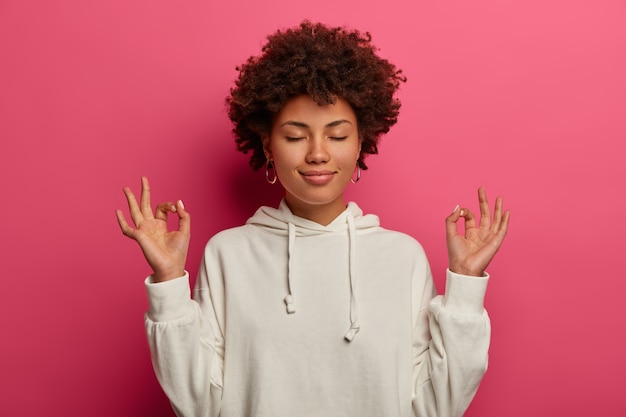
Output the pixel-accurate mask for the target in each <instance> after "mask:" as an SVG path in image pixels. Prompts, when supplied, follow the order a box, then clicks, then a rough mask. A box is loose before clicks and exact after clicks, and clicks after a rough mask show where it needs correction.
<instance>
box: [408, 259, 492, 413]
mask: <svg viewBox="0 0 626 417" xmlns="http://www.w3.org/2000/svg"><path fill="white" fill-rule="evenodd" d="M424 275H425V276H426V281H425V282H424V281H421V280H417V281H421V283H420V284H417V285H416V283H415V282H414V288H413V291H414V292H413V294H415V296H416V297H417V296H420V295H421V299H419V300H414V312H413V325H414V327H413V329H414V330H413V414H414V416H416V417H444V416H445V417H461V416H463V413H464V412H465V410H466V409H467V407H468V406H469V404H470V402H471V401H472V399H473V398H474V395H475V394H476V391H477V390H478V385H479V384H480V381H481V379H482V377H483V375H484V374H485V372H486V370H487V358H488V349H489V341H490V335H491V326H490V322H489V316H488V315H487V312H486V311H485V310H484V308H483V300H484V296H485V291H486V289H487V281H488V276H486V277H470V276H465V275H459V274H455V273H453V272H451V271H450V270H448V271H447V273H446V293H445V295H443V296H441V295H435V289H434V285H433V282H432V277H431V273H430V269H429V268H428V266H426V271H425V274H424ZM416 286H417V287H418V288H416ZM419 287H421V288H419ZM433 296H434V297H433Z"/></svg>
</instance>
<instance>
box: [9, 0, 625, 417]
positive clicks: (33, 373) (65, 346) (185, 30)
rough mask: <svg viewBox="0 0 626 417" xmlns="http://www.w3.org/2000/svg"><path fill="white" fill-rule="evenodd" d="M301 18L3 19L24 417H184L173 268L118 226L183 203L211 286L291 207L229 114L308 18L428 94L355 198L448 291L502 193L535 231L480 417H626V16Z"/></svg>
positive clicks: (501, 289) (524, 240) (510, 291)
mask: <svg viewBox="0 0 626 417" xmlns="http://www.w3.org/2000/svg"><path fill="white" fill-rule="evenodd" d="M296 3H297V2H287V1H279V0H269V1H268V0H265V1H263V2H258V1H251V0H248V1H180V2H174V1H139V0H135V1H128V0H123V1H122V0H118V1H101V2H93V1H83V0H64V1H61V0H59V1H54V2H52V1H18V0H13V1H11V0H4V1H1V2H0V138H1V140H2V147H1V148H0V170H1V175H0V181H1V186H0V198H1V201H0V203H1V207H2V209H3V213H4V216H3V217H4V221H3V226H2V229H1V231H0V237H1V240H0V245H1V246H0V256H1V259H0V261H1V266H2V289H1V290H0V315H1V317H2V318H3V319H2V331H1V333H0V334H1V336H0V339H1V340H2V342H0V343H1V344H0V349H1V353H2V354H1V355H0V415H2V416H40V415H63V416H156V417H159V416H172V415H173V413H172V412H171V411H170V409H169V406H168V403H167V400H166V399H165V397H164V395H163V394H162V392H161V390H160V388H159V386H158V384H157V382H156V379H155V377H154V375H153V371H152V368H151V364H150V359H149V352H148V348H147V343H146V340H145V336H144V329H143V313H144V311H145V309H146V306H147V300H146V296H145V290H144V286H143V279H144V277H145V276H146V275H147V274H148V273H149V269H148V267H147V264H146V263H145V262H144V260H143V258H142V256H141V253H140V251H139V249H138V247H137V246H136V244H135V243H134V242H132V241H130V240H127V239H125V238H124V237H123V236H122V235H121V233H120V232H119V229H118V226H117V223H116V221H115V216H114V210H115V209H116V208H118V207H123V206H124V198H123V195H122V192H121V189H122V187H123V186H124V185H130V186H132V187H133V188H134V189H135V190H138V188H139V178H140V176H141V175H147V176H148V177H149V178H150V180H151V182H152V185H153V188H154V197H155V200H158V201H163V200H169V199H177V198H182V199H183V200H184V202H185V204H186V206H187V208H188V209H189V210H190V212H191V213H192V215H193V228H192V231H193V237H192V243H191V248H190V251H191V252H190V259H189V263H188V268H189V270H190V272H191V274H192V275H193V276H195V273H196V271H197V267H198V263H199V261H200V254H201V251H202V248H203V246H204V243H205V242H206V240H207V239H208V238H209V237H210V236H211V235H212V234H213V233H215V232H216V231H218V230H221V229H223V228H227V227H231V226H235V225H238V224H241V223H242V222H243V221H244V220H245V219H246V218H247V217H248V216H249V215H251V214H252V213H253V212H254V210H255V208H256V207H257V206H258V205H260V204H270V205H273V204H276V203H277V202H278V200H279V199H280V193H279V187H277V186H275V187H274V188H272V187H271V186H269V185H268V184H266V183H265V179H264V177H263V173H262V172H258V173H252V172H251V171H250V170H249V169H248V167H247V159H246V157H244V156H243V155H239V154H238V153H237V152H235V150H234V145H233V142H232V138H231V134H230V125H229V122H228V120H227V117H226V114H225V111H224V97H225V95H226V94H227V92H228V89H229V87H230V86H231V84H232V81H233V79H234V78H235V76H236V72H235V69H234V68H235V66H236V65H238V64H240V63H242V62H243V61H244V59H245V58H247V57H248V56H249V55H250V54H255V53H257V52H258V51H259V49H260V46H261V44H262V43H263V40H264V37H265V36H266V35H267V34H268V33H270V32H273V31H274V30H275V29H276V28H279V27H286V26H293V25H295V24H297V23H299V22H300V21H301V20H302V19H303V18H310V19H312V20H322V21H325V22H327V23H330V24H347V25H349V26H350V27H356V28H360V29H363V30H369V31H370V32H371V33H372V34H373V36H374V42H375V44H376V45H378V46H379V47H380V48H381V55H382V56H384V57H386V58H388V59H390V60H391V61H392V62H394V63H396V64H397V65H398V66H399V67H401V68H403V69H404V71H405V74H406V75H407V77H408V78H409V82H408V83H407V84H406V85H405V86H403V88H402V91H401V98H402V100H403V109H402V114H401V118H400V122H399V123H398V125H397V126H396V127H394V128H393V130H392V131H391V132H390V134H389V135H387V136H386V137H385V138H384V139H383V143H382V146H381V154H380V155H379V156H373V157H370V158H369V159H368V163H369V165H370V168H371V169H370V170H369V171H367V172H365V173H364V175H363V178H362V179H361V182H360V183H359V184H357V185H356V186H351V188H350V190H349V195H350V198H351V199H355V200H357V201H358V202H359V204H360V205H361V206H362V207H363V209H364V210H365V211H366V212H370V213H372V212H373V213H376V214H378V215H380V217H381V219H382V222H383V225H384V226H386V227H388V228H392V229H399V230H402V231H405V232H407V233H409V234H411V235H413V236H414V237H416V238H417V239H418V240H420V241H421V242H422V243H423V245H424V246H425V248H426V250H427V252H428V254H429V257H430V261H431V264H432V268H433V270H434V273H435V279H436V283H437V286H438V288H439V289H440V290H443V289H444V288H443V287H444V282H443V277H444V269H445V267H446V250H445V242H444V227H443V219H444V217H445V216H447V215H448V213H449V212H450V211H451V210H452V209H453V207H454V206H455V205H456V204H457V203H461V204H465V205H470V206H471V207H476V202H475V190H476V188H477V187H478V186H479V185H484V186H485V187H486V188H487V190H488V192H489V193H490V195H491V197H492V200H493V198H494V197H495V195H496V194H502V195H504V197H505V203H506V206H508V207H509V208H510V209H511V211H512V219H511V229H510V233H509V236H508V237H507V240H506V242H505V244H504V246H503V248H502V250H501V252H500V253H499V254H498V256H497V258H496V260H495V261H494V263H493V264H492V265H491V267H490V268H489V271H490V272H491V274H492V276H493V279H492V281H491V283H490V287H489V291H488V294H487V300H486V303H487V308H488V310H489V312H490V314H491V317H492V324H493V339H492V346H491V350H490V353H491V361H490V369H489V371H488V373H487V375H486V377H485V379H484V382H483V384H482V386H481V388H480V390H479V392H478V395H477V397H476V399H475V401H474V402H473V404H472V405H471V407H470V410H469V411H468V412H467V414H466V415H467V416H470V417H471V416H481V417H491V416H493V417H495V416H498V417H501V416H507V417H516V416H530V415H532V416H556V415H559V416H589V415H602V416H624V415H626V396H625V395H624V392H623V391H624V387H625V385H624V375H625V374H626V360H625V359H624V353H625V347H626V344H625V343H624V327H625V317H626V314H625V313H626V307H625V304H626V303H625V302H624V293H625V292H626V279H625V277H624V270H625V267H624V258H625V254H624V252H625V251H624V249H625V245H624V243H623V242H624V238H625V236H626V228H625V226H624V221H623V220H622V219H621V217H622V216H621V213H622V211H623V210H624V208H625V204H624V203H625V197H624V188H625V187H624V183H625V181H624V180H625V178H626V168H625V166H626V164H625V163H624V159H625V158H624V155H625V152H624V140H625V138H626V111H625V110H626V3H625V2H624V1H623V0H620V1H618V0H613V1H603V0H587V1H581V0H559V1H552V0H549V1H546V0H530V1H502V0H482V1H468V0H448V1H436V2H435V1H418V2H415V1H409V0H406V1H395V0H387V1H384V2H375V3H374V2H372V4H371V6H369V7H368V6H367V5H365V4H364V3H363V2H362V1H356V0H350V1H337V0H320V1H317V2H315V3H310V2H303V3H301V5H297V4H296ZM261 4H262V6H261ZM383 5H384V7H383Z"/></svg>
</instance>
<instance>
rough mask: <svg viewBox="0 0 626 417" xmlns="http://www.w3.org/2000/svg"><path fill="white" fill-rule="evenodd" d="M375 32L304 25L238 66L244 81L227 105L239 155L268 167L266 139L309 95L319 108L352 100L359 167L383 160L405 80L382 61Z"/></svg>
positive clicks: (270, 39)
mask: <svg viewBox="0 0 626 417" xmlns="http://www.w3.org/2000/svg"><path fill="white" fill-rule="evenodd" d="M371 39H372V38H371V35H370V34H369V32H366V33H364V34H362V33H360V32H359V31H356V30H353V31H351V30H347V29H345V28H342V27H334V28H332V27H328V26H325V25H323V24H321V23H311V22H309V21H306V20H305V21H304V22H302V23H301V24H300V26H299V27H297V28H293V29H287V30H286V31H280V30H278V31H277V32H276V33H274V34H272V35H269V36H268V37H267V43H266V44H265V46H263V49H262V52H261V55H259V56H252V57H250V58H248V60H247V61H246V62H245V63H244V64H243V65H241V66H240V67H237V71H239V77H238V79H237V80H236V81H235V87H233V88H231V90H230V96H229V97H227V98H226V103H227V106H228V116H229V118H230V120H231V121H232V122H233V125H234V127H233V133H234V135H235V141H236V143H237V149H238V150H240V151H242V152H243V153H246V154H247V153H248V152H249V151H252V156H251V157H250V165H251V166H252V168H253V169H254V170H257V169H259V168H260V167H262V166H263V165H264V164H265V155H264V153H263V144H262V140H261V136H262V135H269V133H270V130H271V127H272V120H273V118H274V116H275V115H276V114H277V113H278V112H279V111H280V110H281V109H282V107H283V106H284V105H285V103H286V102H287V101H288V100H289V99H291V98H293V97H296V96H299V95H302V94H308V95H309V96H311V97H312V98H313V100H315V101H316V102H317V103H318V104H319V105H324V104H331V103H334V102H335V100H336V98H337V97H340V98H342V99H344V100H346V101H347V102H348V103H349V104H350V105H351V106H352V109H353V110H354V112H355V114H356V117H357V122H358V128H359V135H360V138H361V140H362V144H361V155H360V156H359V160H358V164H359V166H360V167H361V168H362V169H367V165H365V163H364V161H363V159H364V157H365V155H367V154H376V153H378V141H379V138H380V136H381V135H382V134H384V133H387V132H388V131H389V128H390V127H391V126H392V125H394V124H395V123H396V122H397V120H398V113H399V110H400V101H399V100H398V99H396V98H394V94H395V92H396V91H397V89H398V87H399V86H400V83H401V82H405V81H406V78H405V77H404V75H403V74H402V71H401V70H399V69H397V68H396V67H395V66H394V65H393V64H391V63H390V62H388V61H387V60H385V59H381V58H379V57H378V56H377V55H376V51H377V48H375V47H374V46H373V45H372V43H371Z"/></svg>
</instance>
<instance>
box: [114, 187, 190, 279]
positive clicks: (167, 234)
mask: <svg viewBox="0 0 626 417" xmlns="http://www.w3.org/2000/svg"><path fill="white" fill-rule="evenodd" d="M124 194H125V195H126V199H127V200H128V208H129V210H130V217H131V218H132V220H133V223H134V224H135V228H133V227H132V226H130V225H129V224H128V222H127V221H126V218H125V217H124V213H122V210H119V209H118V210H116V212H115V214H116V215H117V221H118V223H119V225H120V228H121V229H122V233H123V234H124V235H125V236H127V237H129V238H131V239H133V240H135V241H136V242H137V243H138V244H139V246H140V247H141V250H142V251H143V254H144V256H145V257H146V260H147V261H148V263H149V264H150V266H151V267H152V270H153V271H154V275H153V279H154V281H155V282H161V281H167V280H169V279H173V278H178V277H181V276H183V275H184V274H185V262H186V260H187V250H188V249H189V239H190V222H191V216H190V215H189V213H188V212H187V211H185V206H183V202H182V201H181V200H178V201H177V202H176V203H173V202H167V203H162V204H159V205H158V206H157V207H156V210H155V211H154V214H153V213H152V208H151V207H150V184H149V183H148V179H147V178H146V177H142V178H141V201H140V202H139V203H137V199H136V198H135V195H134V194H133V192H132V191H131V190H130V188H128V187H125V188H124ZM169 213H176V214H178V230H171V231H168V230H167V215H168V214H169Z"/></svg>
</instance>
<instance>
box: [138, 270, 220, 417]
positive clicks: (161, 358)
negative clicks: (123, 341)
mask: <svg viewBox="0 0 626 417" xmlns="http://www.w3.org/2000/svg"><path fill="white" fill-rule="evenodd" d="M200 281H204V282H206V281H207V277H206V268H204V262H203V265H202V267H201V269H200V273H199V276H198V282H200ZM146 287H147V291H148V299H149V302H150V307H149V310H148V312H147V313H146V315H145V326H146V333H147V336H148V344H149V346H150V352H151V357H152V364H153V367H154V371H155V373H156V375H157V378H158V380H159V383H160V384H161V387H162V388H163V391H164V392H165V394H166V395H167V397H168V398H169V400H170V402H171V404H172V407H173V408H174V411H175V412H176V414H177V415H178V416H185V417H191V416H197V417H200V416H202V417H217V416H218V415H219V413H220V408H221V399H222V381H223V360H224V355H223V351H224V350H223V346H224V341H223V337H222V336H221V335H222V332H221V331H220V328H219V326H218V324H217V323H218V319H217V315H216V314H215V310H214V308H213V303H212V298H211V297H210V296H209V293H208V291H202V290H197V289H196V290H195V291H194V299H193V300H192V299H191V298H190V294H189V275H188V274H187V273H185V276H183V277H180V278H177V279H173V280H171V281H167V282H161V283H153V282H152V281H151V277H148V279H147V280H146ZM218 294H219V293H217V292H216V294H212V295H213V296H216V295H218Z"/></svg>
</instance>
